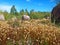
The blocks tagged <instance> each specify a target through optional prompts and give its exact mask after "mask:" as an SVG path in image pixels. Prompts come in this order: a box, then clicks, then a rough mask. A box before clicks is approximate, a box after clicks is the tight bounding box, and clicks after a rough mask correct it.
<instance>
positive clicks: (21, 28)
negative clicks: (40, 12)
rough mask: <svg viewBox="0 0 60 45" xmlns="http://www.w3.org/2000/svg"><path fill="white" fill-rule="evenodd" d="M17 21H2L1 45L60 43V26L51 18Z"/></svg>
mask: <svg viewBox="0 0 60 45" xmlns="http://www.w3.org/2000/svg"><path fill="white" fill-rule="evenodd" d="M8 23H9V24H8ZM17 23H18V25H16V23H15V22H9V21H0V45H60V28H58V27H56V26H54V25H52V24H51V22H50V21H49V20H47V19H42V20H39V19H38V20H34V19H32V20H30V21H23V23H21V21H18V22H17ZM13 25H14V26H13Z"/></svg>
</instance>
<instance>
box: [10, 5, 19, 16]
mask: <svg viewBox="0 0 60 45" xmlns="http://www.w3.org/2000/svg"><path fill="white" fill-rule="evenodd" d="M10 14H12V15H17V14H18V12H17V10H16V8H15V5H13V6H12V7H11V11H10Z"/></svg>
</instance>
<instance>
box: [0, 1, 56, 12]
mask: <svg viewBox="0 0 60 45" xmlns="http://www.w3.org/2000/svg"><path fill="white" fill-rule="evenodd" d="M12 5H15V8H16V9H17V11H18V12H19V11H20V10H22V9H24V10H25V9H27V10H28V11H30V10H31V9H34V11H42V12H45V11H46V12H47V11H48V12H50V11H51V10H52V9H53V7H54V6H55V5H56V4H55V3H54V0H0V10H3V11H4V10H6V11H8V12H10V9H11V7H12Z"/></svg>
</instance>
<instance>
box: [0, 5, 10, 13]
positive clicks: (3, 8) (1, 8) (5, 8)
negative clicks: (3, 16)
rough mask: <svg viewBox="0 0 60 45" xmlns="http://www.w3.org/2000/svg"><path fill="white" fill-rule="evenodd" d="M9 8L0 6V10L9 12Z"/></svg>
mask: <svg viewBox="0 0 60 45" xmlns="http://www.w3.org/2000/svg"><path fill="white" fill-rule="evenodd" d="M10 9H11V6H10V5H0V10H2V11H5V10H6V11H8V12H10Z"/></svg>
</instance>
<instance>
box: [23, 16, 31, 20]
mask: <svg viewBox="0 0 60 45" xmlns="http://www.w3.org/2000/svg"><path fill="white" fill-rule="evenodd" d="M22 20H30V16H28V15H23V16H22Z"/></svg>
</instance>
